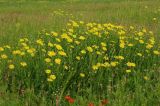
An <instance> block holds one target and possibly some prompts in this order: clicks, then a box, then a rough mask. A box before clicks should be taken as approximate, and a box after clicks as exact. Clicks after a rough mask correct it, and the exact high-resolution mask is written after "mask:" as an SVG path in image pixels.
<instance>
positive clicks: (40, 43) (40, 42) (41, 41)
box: [36, 39, 44, 46]
mask: <svg viewBox="0 0 160 106" xmlns="http://www.w3.org/2000/svg"><path fill="white" fill-rule="evenodd" d="M36 43H37V44H39V45H41V46H43V45H44V43H43V40H42V39H38V40H37V41H36Z"/></svg>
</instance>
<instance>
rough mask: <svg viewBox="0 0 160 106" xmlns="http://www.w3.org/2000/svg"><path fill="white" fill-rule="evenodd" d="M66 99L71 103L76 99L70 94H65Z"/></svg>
mask: <svg viewBox="0 0 160 106" xmlns="http://www.w3.org/2000/svg"><path fill="white" fill-rule="evenodd" d="M65 99H66V100H67V101H68V102H69V103H71V104H72V103H74V101H75V100H74V99H73V98H71V97H70V96H65Z"/></svg>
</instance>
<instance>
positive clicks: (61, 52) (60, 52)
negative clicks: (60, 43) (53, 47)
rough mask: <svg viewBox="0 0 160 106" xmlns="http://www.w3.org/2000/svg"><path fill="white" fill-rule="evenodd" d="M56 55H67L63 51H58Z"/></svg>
mask: <svg viewBox="0 0 160 106" xmlns="http://www.w3.org/2000/svg"><path fill="white" fill-rule="evenodd" d="M58 54H59V55H61V56H67V54H66V53H65V52H64V51H59V52H58Z"/></svg>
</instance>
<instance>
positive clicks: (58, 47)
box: [55, 44, 63, 50]
mask: <svg viewBox="0 0 160 106" xmlns="http://www.w3.org/2000/svg"><path fill="white" fill-rule="evenodd" d="M55 47H56V49H58V50H62V49H63V48H62V46H61V45H59V44H55Z"/></svg>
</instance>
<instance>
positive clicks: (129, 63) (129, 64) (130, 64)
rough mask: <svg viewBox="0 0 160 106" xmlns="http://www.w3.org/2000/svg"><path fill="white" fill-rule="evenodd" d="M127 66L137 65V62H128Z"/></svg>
mask: <svg viewBox="0 0 160 106" xmlns="http://www.w3.org/2000/svg"><path fill="white" fill-rule="evenodd" d="M127 66H128V67H135V66H136V64H135V63H132V62H127Z"/></svg>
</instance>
